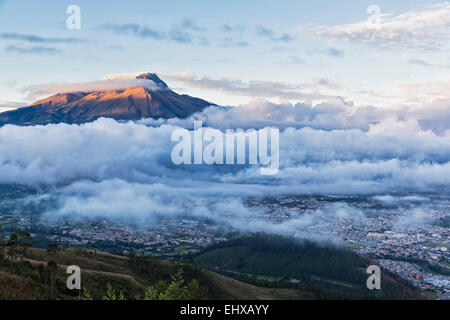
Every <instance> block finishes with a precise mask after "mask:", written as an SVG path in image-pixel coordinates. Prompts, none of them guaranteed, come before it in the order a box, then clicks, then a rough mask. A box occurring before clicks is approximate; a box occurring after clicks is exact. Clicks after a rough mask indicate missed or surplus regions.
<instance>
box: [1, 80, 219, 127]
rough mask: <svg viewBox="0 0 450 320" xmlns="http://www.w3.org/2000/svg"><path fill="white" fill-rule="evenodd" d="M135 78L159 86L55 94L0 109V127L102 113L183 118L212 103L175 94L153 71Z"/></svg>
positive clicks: (82, 120) (78, 119)
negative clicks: (10, 107)
mask: <svg viewBox="0 0 450 320" xmlns="http://www.w3.org/2000/svg"><path fill="white" fill-rule="evenodd" d="M127 79H130V77H128V78H127ZM136 79H140V80H142V79H143V80H150V81H152V82H153V83H155V84H156V86H158V87H159V88H161V89H163V90H152V89H149V88H146V86H134V85H133V86H131V87H129V88H124V89H123V90H109V91H108V90H86V91H85V92H75V93H64V94H57V95H54V96H52V97H48V98H45V99H42V100H39V101H37V102H35V103H33V104H32V105H30V106H28V107H24V108H20V109H17V110H13V111H8V112H4V113H1V114H0V127H1V126H3V125H5V124H15V125H25V126H27V125H46V124H49V123H61V122H64V123H86V122H91V121H94V120H96V119H98V118H102V117H103V118H112V119H116V120H140V119H143V118H154V119H159V118H163V119H169V118H187V117H189V116H190V115H192V114H194V113H196V112H199V111H202V110H204V109H205V108H207V107H209V106H211V105H214V104H213V103H210V102H208V101H205V100H202V99H199V98H194V97H191V96H188V95H179V94H177V93H176V92H174V91H172V90H170V88H169V87H168V86H167V84H166V83H165V82H164V81H162V80H161V79H160V78H159V77H158V76H157V75H156V74H155V73H143V74H140V75H138V76H136Z"/></svg>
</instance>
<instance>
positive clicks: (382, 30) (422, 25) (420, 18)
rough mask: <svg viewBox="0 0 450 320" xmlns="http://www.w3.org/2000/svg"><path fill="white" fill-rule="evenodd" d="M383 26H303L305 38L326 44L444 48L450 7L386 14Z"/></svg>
mask: <svg viewBox="0 0 450 320" xmlns="http://www.w3.org/2000/svg"><path fill="white" fill-rule="evenodd" d="M380 18H381V21H380V24H378V25H377V24H370V23H368V22H367V21H361V22H357V23H353V24H342V25H332V26H330V25H321V26H299V27H297V31H298V33H299V34H301V35H304V36H310V37H314V38H319V39H323V40H331V41H340V40H344V41H349V42H354V43H363V44H373V45H377V46H381V47H399V46H402V47H416V48H424V49H436V48H442V47H443V46H445V44H446V43H448V40H449V39H450V37H449V33H448V26H449V23H450V3H449V2H442V3H438V4H434V5H429V6H426V7H424V8H421V9H416V10H411V11H407V12H404V13H400V14H393V13H382V14H381V16H380Z"/></svg>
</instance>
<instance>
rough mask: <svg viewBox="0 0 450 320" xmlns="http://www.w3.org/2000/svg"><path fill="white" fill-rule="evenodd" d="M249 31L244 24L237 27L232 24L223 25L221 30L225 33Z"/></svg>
mask: <svg viewBox="0 0 450 320" xmlns="http://www.w3.org/2000/svg"><path fill="white" fill-rule="evenodd" d="M246 29H247V26H246V25H243V24H237V25H231V24H228V23H226V24H223V25H222V26H220V30H222V31H224V32H238V33H243V32H244V31H245V30H246Z"/></svg>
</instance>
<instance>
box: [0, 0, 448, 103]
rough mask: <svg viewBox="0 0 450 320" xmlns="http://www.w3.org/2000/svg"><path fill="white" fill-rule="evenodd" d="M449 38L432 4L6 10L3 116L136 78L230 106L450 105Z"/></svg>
mask: <svg viewBox="0 0 450 320" xmlns="http://www.w3.org/2000/svg"><path fill="white" fill-rule="evenodd" d="M70 5H77V6H78V7H79V8H80V10H81V28H80V29H75V30H69V29H68V28H67V24H66V21H67V19H68V18H69V16H70V14H67V13H66V10H67V8H68V7H69V6H70ZM374 6H376V8H375V9H373V7H374ZM369 7H372V10H374V11H371V10H368V8H369ZM377 8H379V13H380V15H379V19H377V18H374V17H375V16H374V14H376V13H377V10H378V9H377ZM368 11H369V13H368ZM449 26H450V2H436V1H424V0H408V1H405V0H397V1H384V0H378V1H376V0H370V1H366V0H346V1H339V2H337V1H332V0H323V1H320V2H311V1H297V0H284V1H273V0H247V1H238V0H228V1H206V0H191V1H185V0H169V1H154V0H145V1H140V0H129V1H126V2H125V1H114V2H111V1H104V0H98V1H82V0H79V1H74V0H71V1H49V0H43V1H39V2H37V1H29V0H28V1H25V0H14V1H11V0H0V107H3V110H6V109H5V108H14V107H18V106H24V105H27V104H29V103H31V102H33V101H34V100H36V99H37V98H40V97H36V96H35V95H31V94H30V92H31V91H32V88H33V86H37V85H39V86H46V85H48V86H50V85H52V84H61V83H83V82H90V81H98V80H102V79H105V77H108V75H111V74H130V73H136V72H155V73H157V74H159V75H160V77H161V78H162V79H163V80H165V81H166V82H167V83H168V85H169V86H170V87H171V88H172V89H174V90H175V91H177V92H180V93H187V94H191V95H194V96H198V97H201V98H204V99H207V100H209V101H211V102H214V103H217V104H220V105H233V106H236V105H241V104H246V103H248V102H250V101H251V100H252V99H255V98H264V99H268V100H270V101H273V102H278V103H281V102H285V101H290V102H293V103H296V102H305V103H311V104H315V103H318V102H321V101H327V100H329V99H333V98H334V97H341V98H342V99H344V100H345V101H347V102H348V103H353V104H355V105H357V106H363V107H365V106H369V105H373V106H375V107H378V108H391V109H392V108H398V107H399V106H404V105H405V104H406V105H416V104H424V103H430V102H432V101H434V100H436V99H447V98H449V96H450V81H449V80H450V55H449V49H450V46H449V34H450V33H449V28H450V27H449ZM55 93H56V92H55Z"/></svg>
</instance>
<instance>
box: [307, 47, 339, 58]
mask: <svg viewBox="0 0 450 320" xmlns="http://www.w3.org/2000/svg"><path fill="white" fill-rule="evenodd" d="M308 53H309V54H322V55H327V56H329V57H333V58H342V57H343V56H344V55H345V54H344V51H342V50H339V49H336V48H333V47H329V48H326V49H314V50H310V51H309V52H308Z"/></svg>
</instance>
